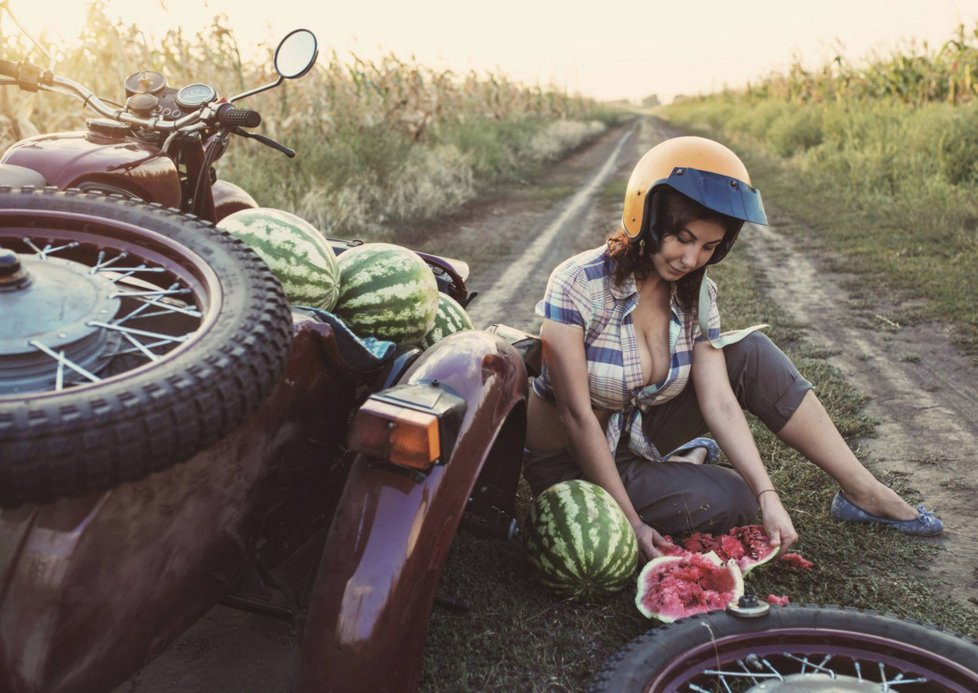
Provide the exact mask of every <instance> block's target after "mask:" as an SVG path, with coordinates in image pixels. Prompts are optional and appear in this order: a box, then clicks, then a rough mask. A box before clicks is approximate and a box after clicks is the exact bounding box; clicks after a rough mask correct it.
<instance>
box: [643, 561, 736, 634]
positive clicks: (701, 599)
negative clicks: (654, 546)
mask: <svg viewBox="0 0 978 693" xmlns="http://www.w3.org/2000/svg"><path fill="white" fill-rule="evenodd" d="M743 594H744V578H743V574H742V573H741V571H740V568H739V567H738V566H737V562H736V561H722V560H721V559H720V558H719V556H717V554H715V553H713V552H712V551H711V552H708V553H704V554H699V553H684V554H683V555H678V556H675V555H673V556H659V557H658V558H654V559H652V560H651V561H649V562H648V563H646V564H645V567H644V568H642V572H641V573H640V574H639V576H638V593H637V594H636V595H635V606H636V607H638V610H639V611H640V612H642V614H643V615H645V616H646V617H647V618H656V619H658V620H660V621H662V622H663V623H672V622H673V621H675V620H676V619H679V618H685V617H687V616H692V615H694V614H701V613H705V612H708V611H717V610H719V609H725V608H727V606H729V605H730V604H731V603H736V601H737V600H738V599H740V597H741V596H743Z"/></svg>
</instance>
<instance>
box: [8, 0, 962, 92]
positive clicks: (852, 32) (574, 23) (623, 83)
mask: <svg viewBox="0 0 978 693" xmlns="http://www.w3.org/2000/svg"><path fill="white" fill-rule="evenodd" d="M9 4H10V7H11V8H12V9H13V11H14V12H15V14H16V15H17V16H18V18H19V19H20V21H21V23H23V24H24V25H25V26H26V27H27V28H28V29H29V30H30V31H31V32H32V33H35V34H40V33H41V32H42V31H46V32H49V33H48V35H50V36H51V37H52V40H54V38H55V37H63V38H70V37H71V36H72V31H73V30H76V29H77V27H78V26H79V25H80V24H81V22H82V20H83V17H84V8H85V6H86V4H87V3H86V2H84V1H83V0H47V1H40V0H9ZM106 4H107V8H108V9H107V11H108V12H109V14H110V15H114V16H118V17H120V18H121V19H123V20H125V21H126V22H131V23H137V24H139V25H141V26H143V27H144V28H145V29H147V30H148V31H151V32H152V31H153V30H154V29H157V30H158V29H165V28H169V27H172V26H175V25H177V24H182V25H183V26H184V27H186V28H187V29H188V30H190V31H196V30H199V29H202V28H204V27H206V26H207V25H209V24H210V20H211V19H212V18H213V17H214V16H215V15H217V14H222V13H223V14H226V15H227V23H228V24H229V25H230V27H231V28H232V29H233V30H234V33H235V36H236V37H237V38H238V40H239V43H240V44H241V45H242V46H243V47H245V48H246V47H247V46H250V45H254V44H255V43H257V42H260V41H265V42H272V41H273V40H274V39H275V38H277V37H279V36H281V35H284V34H285V33H287V32H288V31H289V30H291V29H294V28H297V27H300V26H303V27H306V28H309V29H312V30H313V31H314V32H315V33H316V34H317V36H318V37H319V41H320V45H321V50H322V51H329V50H336V51H337V53H339V54H340V55H341V56H344V55H346V54H347V53H349V52H353V53H355V54H356V55H358V56H360V57H361V58H366V59H373V58H377V57H380V56H382V55H385V54H388V53H393V54H394V55H396V56H399V57H401V58H403V59H408V58H411V57H414V58H415V59H416V60H417V61H418V62H419V63H421V64H423V65H427V66H430V67H432V68H436V69H446V68H447V69H451V70H454V71H456V72H461V73H465V72H468V71H469V70H475V71H477V72H483V73H484V72H487V71H492V72H497V73H503V74H505V75H507V76H508V77H510V78H511V79H514V80H517V81H520V82H523V83H526V84H529V85H535V84H539V85H541V86H545V87H546V86H554V87H557V88H559V89H565V90H567V91H569V92H578V93H581V94H584V95H586V96H591V97H594V98H597V99H601V100H617V99H628V100H632V101H641V100H642V99H643V98H645V97H646V96H649V95H651V94H656V95H658V97H659V98H660V100H662V101H663V102H668V101H669V100H671V99H672V98H673V97H674V96H675V95H677V94H686V95H692V94H700V93H708V92H711V91H715V90H718V89H723V88H725V87H733V88H736V87H740V86H743V85H745V84H746V83H747V82H748V81H756V80H758V79H760V78H762V77H763V76H765V75H767V74H768V73H770V72H772V71H782V70H784V69H786V68H787V67H788V66H789V65H790V64H791V63H792V61H794V60H795V59H798V60H800V61H801V63H802V64H803V65H805V66H807V67H810V68H815V67H818V66H820V65H822V64H824V63H826V62H828V61H829V60H831V59H832V58H833V57H834V56H835V55H837V54H841V55H843V56H845V57H846V58H847V59H848V60H849V61H850V62H855V63H859V62H860V61H862V60H864V59H865V58H867V57H868V56H870V55H871V54H874V53H875V54H879V55H883V56H886V55H889V54H890V53H891V52H893V51H895V50H897V49H900V48H905V47H907V46H909V45H910V43H911V42H912V41H915V42H916V43H917V45H918V46H919V45H921V44H922V43H923V42H924V41H926V42H927V43H928V44H929V45H930V46H931V47H932V48H934V49H936V48H939V47H940V46H941V45H942V44H943V43H944V42H945V41H946V40H947V39H949V38H951V37H952V36H953V35H954V33H955V30H956V27H957V26H958V25H959V24H962V23H963V24H964V25H965V28H966V30H967V31H968V32H969V33H971V32H973V31H974V30H975V29H976V28H978V0H815V1H814V2H810V1H806V2H799V1H798V0H740V1H739V2H730V1H729V0H723V1H720V0H671V1H670V2H663V1H662V0H644V1H642V2H639V1H637V0H622V1H618V0H604V1H603V2H602V1H597V0H591V1H590V2H587V3H584V2H580V0H563V1H556V0H490V1H489V2H471V1H470V0H272V2H267V3H259V2H254V0H106ZM0 21H3V22H4V23H5V24H6V22H7V18H6V17H4V18H3V19H0ZM0 53H2V49H0ZM0 57H3V58H6V59H10V57H11V56H5V55H2V54H0Z"/></svg>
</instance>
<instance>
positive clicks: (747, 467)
mask: <svg viewBox="0 0 978 693" xmlns="http://www.w3.org/2000/svg"><path fill="white" fill-rule="evenodd" d="M692 377H693V386H694V387H695V388H696V398H697V400H698V401H699V406H700V412H701V413H702V414H703V420H704V421H705V422H706V425H707V427H708V428H709V429H710V432H711V433H712V434H713V437H714V438H716V440H717V443H719V445H720V447H721V448H722V449H723V451H724V453H726V455H727V458H728V459H729V460H730V463H731V464H733V466H734V469H736V470H737V472H738V473H739V474H740V476H741V477H743V479H744V481H745V482H746V483H747V486H748V487H749V488H750V489H751V491H753V492H754V497H755V498H757V501H758V503H759V504H760V506H761V511H762V513H763V515H764V528H765V530H766V531H767V534H768V537H769V538H770V540H771V543H772V544H774V545H779V544H780V545H781V549H782V551H786V550H787V549H788V547H790V546H791V544H793V543H794V542H795V540H797V539H798V533H797V532H796V531H795V528H794V525H792V523H791V518H790V517H789V516H788V512H787V511H786V510H785V509H784V506H782V505H781V499H780V498H779V496H778V494H777V492H776V491H775V492H771V491H770V489H774V484H773V483H771V478H770V477H769V476H768V474H767V470H766V469H764V463H763V462H762V461H761V454H760V452H758V450H757V444H756V443H755V442H754V436H753V435H751V432H750V427H749V426H748V425H747V418H746V417H745V416H744V412H743V410H742V409H741V408H740V403H739V402H738V401H737V397H736V395H734V393H733V390H732V389H731V387H730V380H729V379H728V376H727V364H726V361H725V360H724V358H723V351H722V350H720V349H715V348H714V347H713V346H711V345H710V344H709V343H707V342H698V343H697V344H695V345H694V346H693V365H692Z"/></svg>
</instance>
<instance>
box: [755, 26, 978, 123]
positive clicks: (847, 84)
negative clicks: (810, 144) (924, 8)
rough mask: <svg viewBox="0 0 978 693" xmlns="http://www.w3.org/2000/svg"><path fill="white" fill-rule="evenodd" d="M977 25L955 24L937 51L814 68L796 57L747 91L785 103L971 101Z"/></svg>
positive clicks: (977, 72) (977, 76) (977, 86)
mask: <svg viewBox="0 0 978 693" xmlns="http://www.w3.org/2000/svg"><path fill="white" fill-rule="evenodd" d="M976 82H978V26H976V27H974V28H972V29H970V30H968V29H966V28H965V26H964V25H963V24H961V25H959V26H958V28H957V31H956V33H955V35H954V36H953V37H952V38H950V39H948V40H947V41H945V42H944V44H943V45H942V46H941V47H940V48H939V49H938V50H936V51H935V50H931V49H929V48H928V46H927V44H926V43H922V44H919V45H918V44H916V43H911V44H910V45H908V46H907V47H906V49H905V50H903V51H900V52H895V53H893V54H892V55H891V56H889V57H888V58H880V57H876V58H875V59H871V60H869V61H866V62H865V63H862V64H854V63H852V62H850V61H849V60H848V59H847V58H845V57H844V56H842V55H837V56H836V57H835V58H834V59H833V60H832V61H830V62H828V63H826V64H824V65H823V66H822V67H820V68H818V69H816V70H806V69H805V68H804V67H802V65H801V63H800V61H798V60H796V61H794V62H793V63H792V65H791V66H790V67H789V69H788V70H787V72H786V73H784V74H774V75H770V76H768V77H767V78H765V79H763V80H760V81H759V82H758V83H756V84H753V85H750V86H748V88H747V91H746V93H747V95H748V96H756V97H759V98H775V99H781V100H783V101H787V102H789V103H821V102H826V101H843V100H849V99H851V100H874V99H893V100H896V101H898V102H900V103H903V104H908V105H913V106H919V105H922V104H924V103H930V102H935V101H943V102H946V103H950V104H961V103H967V102H970V101H971V100H972V99H974V98H975V95H976V94H978V83H976Z"/></svg>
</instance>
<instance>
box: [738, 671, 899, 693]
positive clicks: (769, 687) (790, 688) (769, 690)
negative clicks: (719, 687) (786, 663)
mask: <svg viewBox="0 0 978 693" xmlns="http://www.w3.org/2000/svg"><path fill="white" fill-rule="evenodd" d="M884 690H890V689H888V688H884V687H883V685H882V684H879V683H873V682H871V681H860V680H859V679H855V678H852V677H850V676H829V675H828V674H817V673H813V674H791V675H790V676H785V677H784V679H783V680H781V681H766V682H764V683H759V684H757V685H756V686H752V687H751V688H749V689H748V690H747V693H806V692H807V691H817V692H818V693H868V692H869V691H884Z"/></svg>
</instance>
